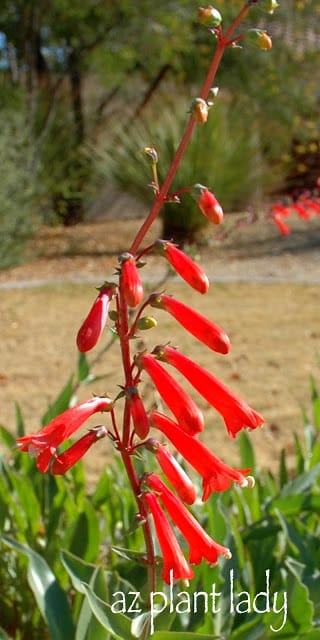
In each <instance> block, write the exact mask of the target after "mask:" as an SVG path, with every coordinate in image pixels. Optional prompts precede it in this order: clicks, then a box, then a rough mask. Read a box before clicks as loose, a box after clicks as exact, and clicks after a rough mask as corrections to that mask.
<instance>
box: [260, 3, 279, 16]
mask: <svg viewBox="0 0 320 640" xmlns="http://www.w3.org/2000/svg"><path fill="white" fill-rule="evenodd" d="M278 6H279V4H278V2H277V1H276V0H260V3H259V9H260V10H261V11H263V13H269V14H270V15H272V14H273V13H274V11H275V9H276V8H277V7H278Z"/></svg>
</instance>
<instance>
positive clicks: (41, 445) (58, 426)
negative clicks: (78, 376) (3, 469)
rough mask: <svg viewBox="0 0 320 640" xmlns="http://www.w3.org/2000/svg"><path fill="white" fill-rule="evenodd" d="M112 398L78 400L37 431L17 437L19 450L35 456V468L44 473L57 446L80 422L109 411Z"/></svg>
mask: <svg viewBox="0 0 320 640" xmlns="http://www.w3.org/2000/svg"><path fill="white" fill-rule="evenodd" d="M110 409H112V400H111V399H110V398H100V397H98V396H96V397H94V398H92V399H90V400H86V401H85V402H80V403H79V404H77V405H76V406H75V407H71V409H67V410H66V411H64V412H63V413H61V414H60V415H59V416H57V417H56V418H54V419H53V420H51V422H49V423H48V424H47V425H46V426H45V427H43V428H42V429H40V431H38V432H37V433H34V434H30V435H29V436H23V437H22V438H18V439H17V447H18V448H19V449H20V451H28V453H29V454H30V455H32V456H34V457H36V458H37V468H38V469H39V470H40V471H42V472H43V473H45V472H46V471H47V470H48V467H49V463H50V460H51V458H52V457H56V450H57V447H58V446H59V445H60V444H61V443H62V442H63V441H64V440H67V439H68V438H70V436H71V435H72V434H73V433H74V432H75V431H77V430H78V429H79V428H80V427H81V426H82V424H83V423H84V422H85V421H86V420H88V418H90V416H92V415H93V414H94V413H97V412H98V411H110Z"/></svg>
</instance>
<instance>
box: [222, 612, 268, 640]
mask: <svg viewBox="0 0 320 640" xmlns="http://www.w3.org/2000/svg"><path fill="white" fill-rule="evenodd" d="M264 638H265V628H264V625H263V623H262V621H261V620H260V618H258V616H255V617H254V618H253V620H250V622H246V623H244V624H241V625H240V626H239V627H237V628H236V629H235V630H234V631H233V632H232V634H231V637H230V640H263V639H264Z"/></svg>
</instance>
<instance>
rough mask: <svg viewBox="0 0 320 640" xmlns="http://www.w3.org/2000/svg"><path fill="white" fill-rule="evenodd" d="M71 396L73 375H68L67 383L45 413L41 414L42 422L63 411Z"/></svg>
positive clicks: (45, 422)
mask: <svg viewBox="0 0 320 640" xmlns="http://www.w3.org/2000/svg"><path fill="white" fill-rule="evenodd" d="M72 397H73V376H70V378H69V380H68V382H67V384H66V385H65V386H64V387H63V389H62V391H60V393H59V395H58V396H57V398H56V399H55V401H54V402H53V403H52V404H51V405H50V406H49V408H48V409H47V411H46V412H45V414H44V415H43V416H42V420H41V422H42V424H43V425H45V424H47V423H48V422H50V421H51V420H53V418H55V417H56V416H58V415H59V414H60V413H63V411H66V410H67V409H69V407H70V403H71V399H72Z"/></svg>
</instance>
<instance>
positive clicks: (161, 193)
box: [117, 1, 251, 637]
mask: <svg viewBox="0 0 320 640" xmlns="http://www.w3.org/2000/svg"><path fill="white" fill-rule="evenodd" d="M250 4H251V3H250V1H248V2H247V3H246V4H245V5H244V7H243V8H242V9H241V11H240V12H239V14H238V16H237V17H236V18H235V19H234V21H233V22H232V24H231V25H230V27H229V29H228V30H227V31H226V34H225V36H223V34H222V31H221V29H220V30H219V32H218V43H217V47H216V50H215V53H214V55H213V58H212V61H211V64H210V68H209V70H208V73H207V76H206V78H205V81H204V84H203V87H202V89H201V92H200V97H201V98H202V99H204V100H206V99H207V97H208V94H209V91H210V89H211V87H212V85H213V81H214V78H215V75H216V73H217V70H218V67H219V64H220V62H221V58H222V56H223V54H224V51H225V49H226V47H227V46H230V43H231V42H232V40H231V38H232V35H233V33H234V31H235V29H236V28H237V27H238V25H239V24H240V22H241V20H242V19H243V18H244V16H245V15H246V13H247V12H248V10H249V8H250ZM195 125H196V120H195V119H194V117H193V116H192V115H191V116H190V118H189V121H188V123H187V125H186V129H185V132H184V134H183V136H182V139H181V142H180V145H179V147H178V149H177V151H176V154H175V156H174V158H173V161H172V163H171V166H170V168H169V170H168V173H167V176H166V178H165V180H164V182H163V185H162V187H161V189H159V190H158V185H157V181H156V187H157V193H156V197H155V201H154V203H153V205H152V207H151V209H150V211H149V214H148V216H147V218H146V220H145V221H144V223H143V224H142V226H141V227H140V229H139V230H138V232H137V234H136V237H135V238H134V240H133V242H132V245H131V247H130V249H129V252H130V253H131V254H133V255H135V254H136V253H137V251H138V249H139V247H140V245H141V243H142V241H143V239H144V237H145V235H146V233H147V231H148V230H149V228H150V227H151V225H152V223H153V222H154V220H155V218H156V217H157V215H158V214H159V212H160V210H161V208H162V206H163V204H164V202H165V201H166V198H167V196H168V192H169V189H170V186H171V184H172V181H173V179H174V177H175V174H176V172H177V169H178V167H179V165H180V162H181V160H182V158H183V156H184V153H185V151H186V149H187V146H188V144H189V142H190V139H191V136H192V133H193V130H194V128H195ZM182 191H183V190H181V192H182ZM149 249H150V247H148V248H147V250H149ZM147 250H146V251H147ZM141 255H142V253H141V254H140V256H141ZM123 293H124V292H123V283H122V278H121V275H120V282H119V293H118V296H117V308H118V322H117V328H118V334H119V339H120V345H121V355H122V363H123V370H124V375H125V387H126V388H128V387H130V386H134V384H137V382H138V379H139V372H138V374H137V375H136V376H135V378H133V374H132V370H133V366H132V364H131V355H130V344H129V340H130V337H131V336H132V334H133V332H134V329H135V326H136V322H137V320H138V318H139V317H140V315H141V312H142V310H143V309H144V308H145V306H146V304H147V303H148V301H147V302H146V303H145V304H144V305H143V306H142V308H141V309H140V312H139V313H138V315H137V317H136V322H135V323H134V325H133V327H132V328H131V331H130V330H129V315H128V306H127V304H126V302H125V298H124V295H123ZM130 445H131V446H132V437H131V434H130V406H129V402H128V399H126V400H125V407H124V412H123V432H122V440H121V441H120V442H119V449H120V453H121V456H122V460H123V463H124V466H125V468H126V471H127V474H128V478H129V481H130V484H131V486H132V489H133V492H134V495H135V499H136V502H137V506H138V510H139V513H140V515H141V516H142V518H143V520H144V524H143V532H144V538H145V544H146V552H147V557H148V582H149V593H151V592H152V591H155V589H156V567H155V553H154V546H153V539H152V534H151V529H150V526H149V521H148V513H147V511H146V508H145V506H144V504H143V502H142V500H141V496H140V483H139V480H138V477H137V474H136V471H135V469H134V466H133V463H132V459H131V455H130V454H131V451H130ZM146 633H147V630H146V632H145V633H144V634H143V637H146Z"/></svg>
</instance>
